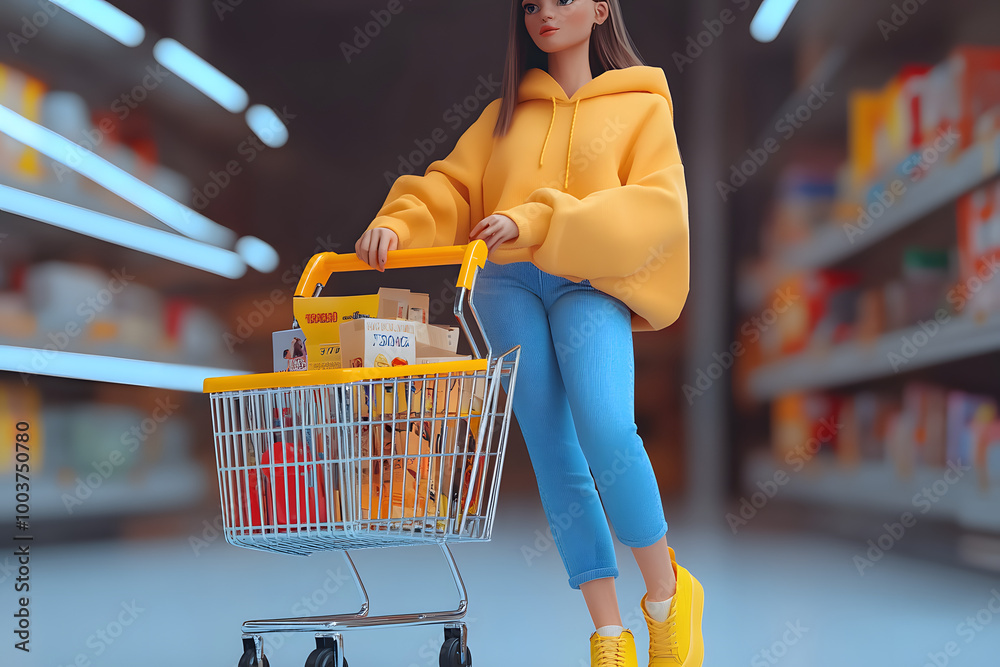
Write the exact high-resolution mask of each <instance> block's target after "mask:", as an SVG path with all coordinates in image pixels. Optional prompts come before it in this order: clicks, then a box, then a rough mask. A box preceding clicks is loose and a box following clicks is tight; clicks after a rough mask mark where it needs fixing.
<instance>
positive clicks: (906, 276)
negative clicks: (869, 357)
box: [893, 246, 953, 326]
mask: <svg viewBox="0 0 1000 667" xmlns="http://www.w3.org/2000/svg"><path fill="white" fill-rule="evenodd" d="M902 276H903V277H902V285H903V294H904V299H903V301H902V303H903V304H905V307H904V310H903V326H909V325H911V324H916V323H918V322H919V321H921V320H929V319H934V314H935V313H936V312H938V310H940V309H942V308H943V309H945V310H949V309H950V306H949V304H948V303H947V296H948V290H949V289H950V288H951V286H952V284H953V280H952V278H953V277H952V274H951V270H950V262H949V257H948V252H947V251H945V250H939V249H936V248H917V247H912V246H911V247H909V248H906V251H905V252H904V254H903V272H902ZM893 324H895V323H893Z"/></svg>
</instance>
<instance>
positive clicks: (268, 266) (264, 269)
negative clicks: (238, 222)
mask: <svg viewBox="0 0 1000 667" xmlns="http://www.w3.org/2000/svg"><path fill="white" fill-rule="evenodd" d="M236 252H238V253H239V255H240V257H242V258H243V260H244V261H245V262H246V263H247V264H249V265H250V266H252V267H253V268H255V269H257V270H258V271H260V272H261V273H270V272H271V271H274V270H275V269H276V268H278V252H277V251H276V250H275V249H274V248H272V247H271V246H269V245H268V244H267V243H264V242H263V241H261V240H260V239H259V238H257V237H256V236H244V237H243V238H241V239H240V240H239V241H237V242H236Z"/></svg>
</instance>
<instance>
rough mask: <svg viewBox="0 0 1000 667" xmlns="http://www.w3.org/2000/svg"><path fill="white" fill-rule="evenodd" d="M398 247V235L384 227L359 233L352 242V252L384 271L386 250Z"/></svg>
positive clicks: (369, 264)
mask: <svg viewBox="0 0 1000 667" xmlns="http://www.w3.org/2000/svg"><path fill="white" fill-rule="evenodd" d="M398 247H399V237H398V236H396V232H394V231H392V230H391V229H387V228H385V227H376V228H374V229H369V230H368V231H367V232H365V233H364V234H362V235H361V238H360V239H358V242H357V243H355V244H354V252H355V254H357V256H358V259H360V260H361V261H362V262H364V263H365V264H367V265H368V266H370V267H372V268H373V269H376V270H378V271H385V262H386V259H387V258H388V252H389V251H390V250H395V249H396V248H398Z"/></svg>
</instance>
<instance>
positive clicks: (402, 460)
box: [204, 240, 520, 667]
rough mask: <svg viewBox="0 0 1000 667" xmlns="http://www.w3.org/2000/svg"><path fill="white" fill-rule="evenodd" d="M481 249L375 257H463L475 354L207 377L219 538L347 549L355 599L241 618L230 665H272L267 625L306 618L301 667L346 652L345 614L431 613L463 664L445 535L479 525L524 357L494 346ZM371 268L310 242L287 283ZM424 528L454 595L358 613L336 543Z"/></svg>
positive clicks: (470, 534) (485, 531)
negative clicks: (348, 610)
mask: <svg viewBox="0 0 1000 667" xmlns="http://www.w3.org/2000/svg"><path fill="white" fill-rule="evenodd" d="M486 255H487V248H486V245H485V244H484V243H483V242H482V241H480V240H477V241H474V242H473V243H470V244H469V245H468V246H454V247H449V248H426V249H412V250H399V251H393V252H390V253H389V256H388V262H387V265H386V266H387V268H406V267H417V266H435V265H451V264H461V271H460V274H459V278H458V282H457V284H456V293H455V306H454V312H455V316H456V317H457V318H458V322H459V325H460V326H461V331H462V333H463V334H464V336H465V338H466V339H467V340H468V341H469V344H470V347H471V349H472V356H473V358H472V359H469V360H460V361H448V362H443V363H433V364H422V365H419V366H396V367H389V368H344V369H336V370H319V371H295V372H284V373H266V374H259V375H244V376H235V377H223V378H210V379H207V380H205V385H204V391H205V393H207V394H210V399H211V404H212V426H213V429H214V433H215V454H216V462H217V464H218V471H219V494H220V497H221V500H222V516H223V522H224V532H225V536H226V541H227V542H229V543H230V544H233V545H235V546H239V547H245V548H249V549H259V550H263V551H272V552H279V553H284V554H295V555H308V554H310V553H313V552H316V551H333V550H337V551H342V553H343V555H344V558H345V559H346V560H347V563H348V565H349V566H350V571H351V573H352V576H353V578H354V583H355V586H356V587H357V590H358V594H359V596H360V597H361V598H362V599H363V603H362V605H361V608H360V609H359V610H358V612H357V613H354V614H346V615H339V616H319V617H310V618H279V619H272V620H260V621H247V622H245V623H244V624H243V633H244V634H243V651H244V652H243V655H242V657H241V659H240V661H239V667H262V666H263V667H267V665H268V661H267V658H266V657H265V656H264V645H263V635H264V634H265V633H272V632H313V633H315V634H316V649H315V650H314V651H313V652H312V653H311V654H310V655H309V657H308V659H307V661H306V667H347V660H346V659H344V650H343V637H342V635H341V633H340V632H339V630H341V629H352V628H356V629H360V628H375V627H385V626H390V625H436V624H443V625H444V643H443V644H442V647H441V652H440V656H439V662H440V665H441V666H442V667H458V666H459V665H462V666H468V665H471V664H472V653H471V652H470V650H469V648H468V646H467V628H466V625H465V623H463V622H462V621H461V619H462V618H463V617H464V616H465V613H466V607H467V605H468V599H467V594H466V589H465V584H464V582H463V581H462V576H461V574H460V573H459V570H458V565H457V564H456V563H455V559H454V557H453V556H452V553H451V550H450V549H449V548H448V543H449V542H485V541H488V540H489V539H490V535H491V532H492V528H493V518H494V515H495V513H496V503H497V498H498V492H499V487H500V474H501V472H502V470H503V461H504V453H505V451H506V442H507V433H508V429H509V426H510V417H511V401H510V396H511V395H512V394H513V391H514V384H515V380H516V377H517V364H518V359H519V356H520V348H518V347H515V348H513V349H511V350H508V351H506V352H504V353H503V354H500V355H496V356H494V354H493V350H492V348H491V347H490V344H489V339H488V338H487V336H486V334H485V332H484V331H483V329H482V326H481V324H480V322H479V318H478V316H476V310H475V305H474V303H473V301H472V293H473V288H474V286H475V282H476V275H477V271H478V269H480V268H482V267H483V266H485V262H486ZM369 268H370V267H368V266H367V265H366V264H364V263H363V262H361V261H360V260H358V259H357V258H356V257H355V256H353V255H337V254H335V253H323V254H319V255H316V256H315V257H313V258H312V259H311V260H310V262H309V264H308V266H307V267H306V269H305V272H304V274H303V276H302V279H301V280H300V281H299V284H298V287H297V288H296V290H295V297H296V298H303V297H307V296H319V294H320V292H321V291H322V290H323V287H324V282H322V281H325V280H326V279H328V278H329V276H330V275H332V273H334V272H342V271H358V270H365V269H369ZM466 302H468V306H469V309H470V310H471V311H472V315H473V320H474V323H475V326H476V333H477V334H478V336H474V335H473V330H472V329H470V327H469V322H468V321H467V319H466V316H465V304H466ZM501 378H507V381H508V387H507V392H506V393H504V392H502V391H501ZM431 543H436V544H438V545H440V547H441V551H442V552H443V554H444V557H445V560H446V561H447V563H448V566H449V568H450V569H451V573H452V576H453V577H454V580H455V586H456V587H457V589H458V592H459V597H460V601H459V603H458V607H456V608H455V609H453V610H449V611H438V612H424V613H411V614H397V615H387V616H369V615H368V609H369V598H368V593H367V591H366V590H365V587H364V584H363V582H362V580H361V577H360V575H359V574H358V570H357V568H356V567H355V566H354V561H353V560H352V559H351V556H350V554H348V552H347V550H348V549H368V548H375V547H394V546H405V545H420V544H431Z"/></svg>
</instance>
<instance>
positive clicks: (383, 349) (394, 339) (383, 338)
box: [340, 318, 417, 368]
mask: <svg viewBox="0 0 1000 667" xmlns="http://www.w3.org/2000/svg"><path fill="white" fill-rule="evenodd" d="M340 342H341V348H340V350H341V363H342V365H343V367H344V368H362V367H363V368H391V367H393V366H411V365H413V364H415V363H416V361H417V359H416V353H417V333H416V323H415V322H407V321H405V320H385V319H380V318H369V319H364V320H356V321H352V322H344V323H343V324H342V325H341V327H340Z"/></svg>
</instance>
